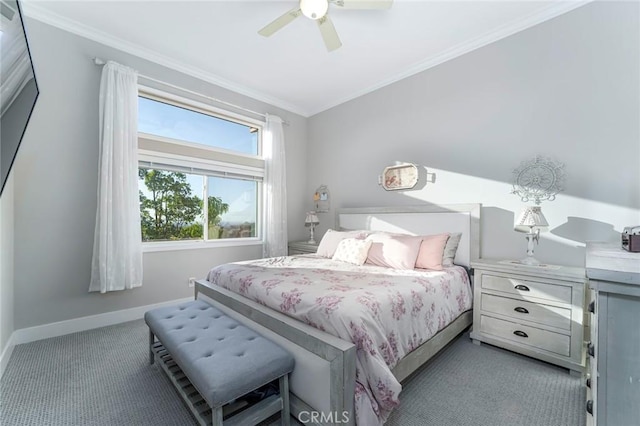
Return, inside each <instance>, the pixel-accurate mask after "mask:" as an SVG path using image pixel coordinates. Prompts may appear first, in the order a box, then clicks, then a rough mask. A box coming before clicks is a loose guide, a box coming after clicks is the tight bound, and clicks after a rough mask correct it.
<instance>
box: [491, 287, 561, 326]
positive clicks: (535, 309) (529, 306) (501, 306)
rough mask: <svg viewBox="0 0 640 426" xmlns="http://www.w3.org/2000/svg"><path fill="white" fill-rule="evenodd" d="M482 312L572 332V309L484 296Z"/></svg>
mask: <svg viewBox="0 0 640 426" xmlns="http://www.w3.org/2000/svg"><path fill="white" fill-rule="evenodd" d="M482 310H483V311H488V312H493V313H496V314H501V315H506V316H508V317H512V318H516V319H518V320H521V321H527V322H529V321H531V322H536V323H539V324H544V325H548V326H551V327H557V328H561V329H563V330H567V331H569V330H571V309H566V308H558V307H556V306H549V305H542V304H536V303H531V302H525V301H524V300H516V299H509V298H507V297H500V296H494V295H492V294H483V295H482Z"/></svg>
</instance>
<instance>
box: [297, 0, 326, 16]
mask: <svg viewBox="0 0 640 426" xmlns="http://www.w3.org/2000/svg"><path fill="white" fill-rule="evenodd" d="M300 10H302V13H303V14H304V16H306V17H307V18H309V19H320V18H322V17H323V16H324V15H326V14H327V11H328V10H329V2H328V1H327V0H301V1H300Z"/></svg>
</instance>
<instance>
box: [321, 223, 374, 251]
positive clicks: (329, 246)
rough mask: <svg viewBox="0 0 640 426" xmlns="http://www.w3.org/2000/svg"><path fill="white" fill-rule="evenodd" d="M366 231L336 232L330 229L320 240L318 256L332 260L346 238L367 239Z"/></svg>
mask: <svg viewBox="0 0 640 426" xmlns="http://www.w3.org/2000/svg"><path fill="white" fill-rule="evenodd" d="M367 234H368V233H367V232H366V231H343V232H341V231H334V230H333V229H328V230H327V232H326V233H325V234H324V236H323V237H322V240H320V244H319V245H318V250H317V251H316V254H318V255H320V256H323V257H328V258H331V257H333V254H334V253H335V252H336V249H337V248H338V244H340V241H342V240H344V239H345V238H359V239H365V238H366V237H367Z"/></svg>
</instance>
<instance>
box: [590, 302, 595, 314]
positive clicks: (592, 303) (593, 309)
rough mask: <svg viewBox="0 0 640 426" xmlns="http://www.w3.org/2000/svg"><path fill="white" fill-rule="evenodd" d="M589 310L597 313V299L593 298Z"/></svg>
mask: <svg viewBox="0 0 640 426" xmlns="http://www.w3.org/2000/svg"><path fill="white" fill-rule="evenodd" d="M589 312H591V313H592V314H595V313H596V301H595V300H592V301H591V303H589Z"/></svg>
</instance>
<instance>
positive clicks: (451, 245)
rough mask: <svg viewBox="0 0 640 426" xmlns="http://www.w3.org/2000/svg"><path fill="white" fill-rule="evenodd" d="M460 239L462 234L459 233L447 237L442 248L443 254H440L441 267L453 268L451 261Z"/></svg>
mask: <svg viewBox="0 0 640 426" xmlns="http://www.w3.org/2000/svg"><path fill="white" fill-rule="evenodd" d="M460 238H462V234H461V233H459V232H454V233H452V234H451V235H449V239H448V240H447V244H446V245H445V246H444V253H443V254H442V266H453V259H455V257H456V252H457V251H458V244H460Z"/></svg>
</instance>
